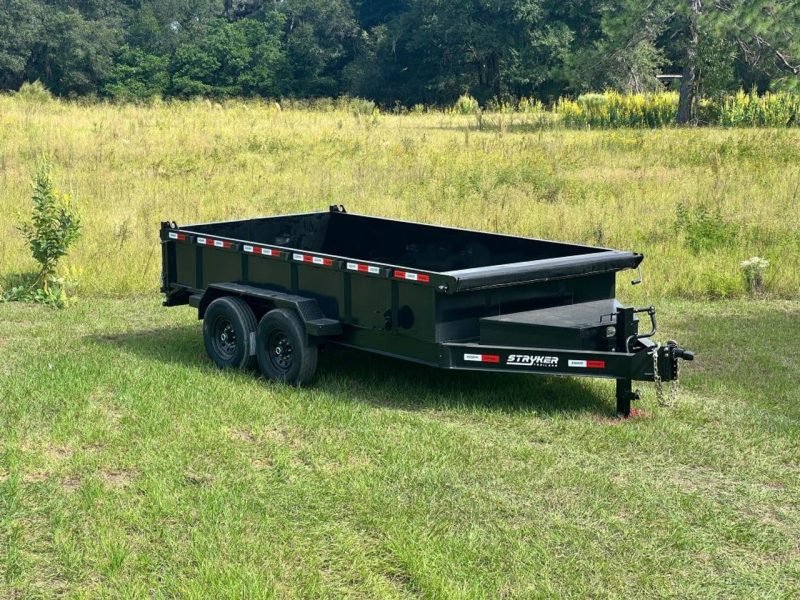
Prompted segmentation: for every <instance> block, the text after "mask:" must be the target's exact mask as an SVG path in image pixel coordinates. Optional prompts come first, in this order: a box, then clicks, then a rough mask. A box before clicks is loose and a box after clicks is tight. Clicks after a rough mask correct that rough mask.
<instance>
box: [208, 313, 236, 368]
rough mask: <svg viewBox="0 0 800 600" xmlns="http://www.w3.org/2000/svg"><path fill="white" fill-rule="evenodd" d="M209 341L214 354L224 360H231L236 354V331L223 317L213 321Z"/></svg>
mask: <svg viewBox="0 0 800 600" xmlns="http://www.w3.org/2000/svg"><path fill="white" fill-rule="evenodd" d="M211 340H212V343H213V345H214V350H215V351H216V353H217V354H218V355H219V356H221V357H222V358H224V359H231V358H233V355H234V354H236V342H237V340H236V330H235V329H234V328H233V324H232V323H231V322H230V321H229V320H228V319H226V318H224V317H219V318H217V319H215V320H214V325H213V327H212V331H211Z"/></svg>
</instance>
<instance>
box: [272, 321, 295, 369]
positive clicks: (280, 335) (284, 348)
mask: <svg viewBox="0 0 800 600" xmlns="http://www.w3.org/2000/svg"><path fill="white" fill-rule="evenodd" d="M267 352H268V353H269V362H270V363H272V366H273V367H275V368H276V369H277V370H279V371H288V370H289V369H290V368H291V366H292V355H293V354H294V348H292V343H291V342H290V341H289V338H288V337H287V336H286V334H285V333H284V332H283V331H280V330H278V331H272V332H271V333H270V334H269V340H268V343H267Z"/></svg>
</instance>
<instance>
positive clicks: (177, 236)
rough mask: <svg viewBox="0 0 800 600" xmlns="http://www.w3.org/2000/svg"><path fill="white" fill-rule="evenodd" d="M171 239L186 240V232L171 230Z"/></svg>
mask: <svg viewBox="0 0 800 600" xmlns="http://www.w3.org/2000/svg"><path fill="white" fill-rule="evenodd" d="M169 239H171V240H178V241H179V242H185V241H186V234H185V233H175V232H174V231H170V232H169Z"/></svg>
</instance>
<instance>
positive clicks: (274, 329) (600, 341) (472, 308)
mask: <svg viewBox="0 0 800 600" xmlns="http://www.w3.org/2000/svg"><path fill="white" fill-rule="evenodd" d="M161 240H162V250H163V271H162V279H163V281H162V292H163V293H164V294H165V296H166V300H165V305H167V306H176V305H185V304H190V305H192V306H194V307H196V308H197V309H198V315H199V318H201V319H204V336H205V343H206V348H207V350H208V352H209V355H210V356H211V358H212V360H214V362H215V363H216V364H218V365H220V366H223V367H225V366H234V367H240V366H246V365H248V364H250V363H252V362H253V361H254V359H257V361H258V364H259V367H260V368H261V370H262V371H264V373H265V375H267V376H268V377H270V378H273V379H282V380H284V381H289V382H291V383H297V384H303V383H306V382H307V381H308V380H310V378H311V375H313V367H314V366H315V364H316V347H317V346H318V345H319V344H320V343H323V342H324V343H333V344H339V345H344V346H351V347H355V348H359V349H362V350H367V351H372V352H376V353H381V354H386V355H390V356H395V357H398V358H402V359H406V360H410V361H415V362H419V363H423V364H427V365H430V366H434V367H440V368H447V369H470V370H486V371H508V372H520V371H525V372H531V373H546V374H560V375H577V376H593V377H607V378H614V379H617V380H618V385H617V408H618V412H619V413H620V414H622V415H626V416H627V415H628V414H629V412H630V401H631V400H632V399H635V398H636V395H635V393H634V392H632V391H631V381H632V380H647V381H672V380H675V379H677V377H678V359H679V358H688V359H691V358H692V355H691V353H689V352H687V351H685V350H683V349H681V348H679V347H678V346H677V344H675V343H670V344H667V345H664V346H661V345H658V344H656V343H655V342H653V341H652V335H653V334H654V333H655V309H653V308H652V307H648V308H647V309H633V308H626V307H623V306H622V305H620V304H619V303H618V302H617V301H616V300H615V287H616V275H617V273H618V272H620V271H623V270H626V269H636V268H638V267H639V265H640V263H641V262H642V259H643V256H642V255H641V254H636V253H633V252H624V251H619V250H610V249H606V248H596V247H591V246H581V245H575V244H566V243H559V242H552V241H546V240H537V239H530V238H522V237H514V236H507V235H500V234H493V233H485V232H477V231H468V230H463V229H454V228H449V227H440V226H433V225H425V224H420V223H411V222H405V221H397V220H391V219H382V218H377V217H370V216H363V215H353V214H348V213H347V212H346V211H345V210H344V208H343V207H340V206H335V207H331V209H330V210H328V211H325V212H317V213H307V214H299V215H288V216H276V217H266V218H258V219H248V220H241V221H228V222H221V223H204V224H198V225H188V226H182V227H178V226H177V225H176V224H175V223H169V222H165V223H163V224H162V229H161ZM209 311H211V315H210V316H209ZM643 313H644V314H646V315H647V316H648V317H649V318H650V321H651V324H650V325H649V326H648V329H649V331H647V332H645V333H640V332H639V318H638V316H639V315H641V314H643ZM289 355H291V356H289ZM287 356H289V358H288V359H287ZM311 363H313V364H311ZM298 365H299V366H298Z"/></svg>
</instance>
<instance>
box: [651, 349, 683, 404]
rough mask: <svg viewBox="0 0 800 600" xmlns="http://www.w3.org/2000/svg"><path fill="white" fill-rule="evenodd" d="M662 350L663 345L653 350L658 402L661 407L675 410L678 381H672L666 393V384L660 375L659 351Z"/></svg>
mask: <svg viewBox="0 0 800 600" xmlns="http://www.w3.org/2000/svg"><path fill="white" fill-rule="evenodd" d="M660 349H661V344H656V347H655V348H653V381H654V382H655V384H656V401H657V402H658V405H659V406H663V407H665V408H674V407H675V406H676V404H677V403H678V379H677V378H676V379H675V380H673V381H672V384H671V385H670V388H669V391H668V392H666V393H665V392H664V382H663V381H662V380H661V375H660V374H659V373H658V351H659V350H660Z"/></svg>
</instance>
